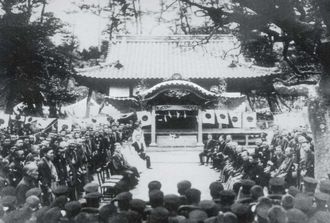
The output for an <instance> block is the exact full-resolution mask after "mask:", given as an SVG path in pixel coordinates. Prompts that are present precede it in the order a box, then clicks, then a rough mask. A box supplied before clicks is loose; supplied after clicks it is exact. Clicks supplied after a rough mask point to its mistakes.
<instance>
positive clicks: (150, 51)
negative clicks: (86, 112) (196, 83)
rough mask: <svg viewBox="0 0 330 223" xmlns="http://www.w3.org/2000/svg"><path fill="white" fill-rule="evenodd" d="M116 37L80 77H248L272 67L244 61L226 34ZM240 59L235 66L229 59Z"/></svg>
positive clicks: (237, 44) (270, 71)
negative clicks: (103, 58) (103, 57)
mask: <svg viewBox="0 0 330 223" xmlns="http://www.w3.org/2000/svg"><path fill="white" fill-rule="evenodd" d="M205 38H206V36H201V35H198V36H161V37H160V36H148V37H145V36H119V37H117V38H116V40H115V41H114V42H113V43H112V44H110V46H109V51H108V57H107V59H106V62H105V63H104V64H103V65H102V66H95V67H90V68H85V69H80V70H78V74H79V75H81V76H86V77H92V78H104V79H140V78H145V79H148V78H149V79H152V78H161V79H163V78H165V79H166V78H169V77H171V76H172V75H173V74H174V73H179V74H181V76H182V77H183V78H249V77H261V76H266V75H271V74H274V73H276V72H277V70H276V69H275V68H264V67H258V66H254V65H251V64H247V63H245V61H244V58H243V57H242V56H237V55H239V50H240V47H239V43H238V42H237V40H236V39H235V38H234V37H232V36H229V35H221V36H215V37H212V38H211V39H210V40H209V41H208V42H207V43H204V44H201V41H203V39H204V40H205ZM233 60H235V61H237V60H238V61H239V63H236V64H235V65H233V64H232V61H233Z"/></svg>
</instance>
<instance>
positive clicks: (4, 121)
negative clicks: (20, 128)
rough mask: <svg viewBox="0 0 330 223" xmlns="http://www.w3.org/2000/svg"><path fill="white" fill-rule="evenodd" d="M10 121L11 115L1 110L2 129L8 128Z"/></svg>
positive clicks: (0, 124)
mask: <svg viewBox="0 0 330 223" xmlns="http://www.w3.org/2000/svg"><path fill="white" fill-rule="evenodd" d="M8 122H9V115H7V114H5V113H4V112H0V129H3V128H7V127H8Z"/></svg>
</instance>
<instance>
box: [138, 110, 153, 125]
mask: <svg viewBox="0 0 330 223" xmlns="http://www.w3.org/2000/svg"><path fill="white" fill-rule="evenodd" d="M136 115H137V119H138V121H140V122H141V124H142V126H148V125H151V113H150V112H148V111H138V112H136Z"/></svg>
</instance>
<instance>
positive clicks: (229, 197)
mask: <svg viewBox="0 0 330 223" xmlns="http://www.w3.org/2000/svg"><path fill="white" fill-rule="evenodd" d="M235 197H236V194H235V192H234V191H232V190H223V191H221V192H220V203H219V204H218V205H219V207H220V211H222V212H228V211H230V207H231V205H232V204H233V203H234V201H235Z"/></svg>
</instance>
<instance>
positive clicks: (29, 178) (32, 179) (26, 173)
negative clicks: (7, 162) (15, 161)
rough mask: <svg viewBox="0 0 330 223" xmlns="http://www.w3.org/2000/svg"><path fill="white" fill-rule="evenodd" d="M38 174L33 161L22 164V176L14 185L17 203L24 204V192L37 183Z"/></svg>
mask: <svg viewBox="0 0 330 223" xmlns="http://www.w3.org/2000/svg"><path fill="white" fill-rule="evenodd" d="M38 175H39V173H38V166H37V165H36V164H35V163H30V164H27V165H25V166H24V168H23V178H22V180H21V181H20V182H19V183H18V185H17V186H16V197H17V204H18V205H22V204H24V202H25V198H26V197H25V194H26V192H27V191H28V190H30V189H32V188H34V187H35V186H36V185H37V179H38Z"/></svg>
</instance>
